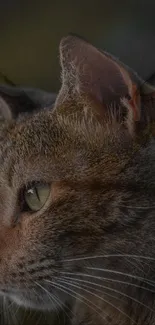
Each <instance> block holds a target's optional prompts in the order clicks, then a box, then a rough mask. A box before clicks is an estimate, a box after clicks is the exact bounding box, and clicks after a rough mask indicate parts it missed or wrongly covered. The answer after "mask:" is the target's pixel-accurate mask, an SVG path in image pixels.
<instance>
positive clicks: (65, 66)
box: [55, 35, 153, 130]
mask: <svg viewBox="0 0 155 325" xmlns="http://www.w3.org/2000/svg"><path fill="white" fill-rule="evenodd" d="M59 53H60V64H61V69H62V76H61V79H62V86H61V89H60V91H59V94H58V96H57V99H56V103H55V109H57V108H58V107H59V108H60V107H61V106H62V105H63V107H64V103H66V102H68V101H74V102H77V104H78V101H79V102H80V100H81V98H82V97H83V96H85V97H87V98H89V99H91V100H93V103H95V105H94V107H95V110H96V111H95V113H97V114H98V115H99V119H100V120H101V121H102V120H103V119H104V118H105V116H106V114H108V112H109V108H114V110H115V111H116V110H119V111H121V115H122V117H123V118H124V116H125V123H126V125H127V126H128V127H129V129H130V130H134V125H131V124H135V123H136V122H139V121H140V120H141V116H142V115H143V110H142V107H143V105H142V94H141V92H142V93H143V92H144V93H145V95H146V93H147V95H148V94H149V96H150V94H152V92H153V89H152V88H151V87H150V86H149V85H148V84H145V89H144V87H142V88H141V85H142V84H143V81H142V80H141V79H140V78H139V77H138V76H137V75H136V74H134V73H133V71H132V70H131V69H129V68H127V67H126V66H125V65H124V64H122V63H120V62H119V61H118V60H117V59H116V58H114V57H112V56H111V55H109V54H108V53H105V52H101V51H100V50H98V49H97V48H95V47H94V46H93V45H92V44H90V43H88V42H87V41H85V40H83V39H81V38H79V37H77V36H75V35H69V36H67V37H64V38H63V39H62V40H61V42H60V47H59ZM76 106H77V107H78V105H76ZM66 114H67V111H66ZM119 114H120V112H119Z"/></svg>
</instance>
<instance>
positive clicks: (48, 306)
mask: <svg viewBox="0 0 155 325" xmlns="http://www.w3.org/2000/svg"><path fill="white" fill-rule="evenodd" d="M11 300H13V301H14V302H15V303H16V304H17V305H18V306H20V307H24V308H30V309H35V310H40V311H41V310H42V311H54V310H56V309H57V308H58V305H57V304H56V303H55V302H53V303H52V302H49V301H48V302H47V301H43V300H41V301H39V300H38V301H34V300H30V299H29V300H27V299H24V298H20V297H16V296H12V297H11ZM59 308H60V306H59Z"/></svg>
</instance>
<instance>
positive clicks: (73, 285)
mask: <svg viewBox="0 0 155 325" xmlns="http://www.w3.org/2000/svg"><path fill="white" fill-rule="evenodd" d="M62 282H63V283H65V284H66V285H68V284H69V285H71V286H72V287H75V288H77V289H79V286H78V285H76V284H73V283H70V282H68V281H64V280H62ZM107 288H108V287H107ZM107 288H106V287H105V289H107ZM80 289H82V290H83V291H84V292H86V293H88V294H91V295H93V296H95V297H96V298H97V299H100V300H102V301H103V302H105V303H107V304H108V305H110V306H111V307H113V308H114V309H116V310H118V311H119V312H120V313H121V314H123V315H124V316H125V317H127V318H129V319H130V320H131V321H132V322H134V323H136V321H134V320H133V319H132V318H131V317H130V316H129V315H127V314H126V313H125V312H124V311H122V310H121V309H120V308H118V307H116V306H115V305H114V304H113V303H111V302H110V301H108V300H106V299H104V298H103V297H101V296H99V295H97V294H95V293H93V292H92V291H90V290H88V289H84V288H82V287H81V286H80ZM111 290H113V289H111ZM117 293H118V292H117Z"/></svg>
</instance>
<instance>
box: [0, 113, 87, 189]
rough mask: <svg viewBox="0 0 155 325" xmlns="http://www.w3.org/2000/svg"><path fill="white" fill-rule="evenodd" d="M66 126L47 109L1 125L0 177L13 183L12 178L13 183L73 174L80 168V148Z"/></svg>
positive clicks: (46, 179) (57, 177)
mask: <svg viewBox="0 0 155 325" xmlns="http://www.w3.org/2000/svg"><path fill="white" fill-rule="evenodd" d="M66 128H67V124H63V123H62V122H60V121H59V119H58V118H57V116H54V114H51V113H50V112H41V113H38V114H35V115H34V116H32V117H28V118H23V119H22V120H21V121H17V122H15V123H14V124H11V125H7V126H6V127H4V128H3V132H2V134H1V141H0V162H1V167H0V180H1V179H2V178H5V177H8V178H9V179H10V180H11V182H13V178H14V177H15V178H17V180H16V181H15V182H17V183H19V181H20V182H21V183H25V182H29V181H31V180H39V179H41V180H45V181H48V180H49V178H50V177H51V178H54V179H55V180H56V179H60V178H63V177H64V176H65V175H69V174H75V170H78V167H79V168H80V166H79V165H80V161H81V148H80V145H79V146H78V142H76V141H75V139H73V138H72V135H71V132H70V131H67V129H66ZM82 164H83V162H82ZM51 180H52V179H51Z"/></svg>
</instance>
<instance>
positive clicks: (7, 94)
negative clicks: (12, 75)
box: [0, 85, 56, 121]
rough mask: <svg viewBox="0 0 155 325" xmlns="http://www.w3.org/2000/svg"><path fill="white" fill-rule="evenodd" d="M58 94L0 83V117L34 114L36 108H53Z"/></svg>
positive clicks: (4, 118) (8, 118) (7, 117)
mask: <svg viewBox="0 0 155 325" xmlns="http://www.w3.org/2000/svg"><path fill="white" fill-rule="evenodd" d="M55 99H56V94H54V93H48V92H45V91H42V90H40V89H37V88H19V87H13V86H7V85H0V118H1V119H3V120H8V121H9V120H11V119H16V118H17V117H18V115H19V114H22V113H28V114H32V113H33V112H34V111H35V110H40V109H42V108H52V106H53V105H54V102H55Z"/></svg>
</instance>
